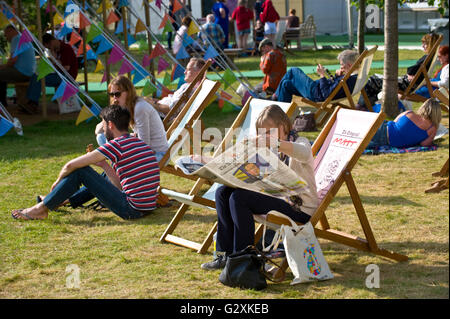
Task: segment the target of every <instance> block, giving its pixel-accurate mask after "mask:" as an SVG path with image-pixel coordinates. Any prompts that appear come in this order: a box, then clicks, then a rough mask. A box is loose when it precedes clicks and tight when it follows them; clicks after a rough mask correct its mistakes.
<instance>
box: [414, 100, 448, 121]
mask: <svg viewBox="0 0 450 319" xmlns="http://www.w3.org/2000/svg"><path fill="white" fill-rule="evenodd" d="M417 114H418V115H420V116H422V117H423V118H425V119H427V120H429V121H431V123H432V124H433V125H434V127H436V128H438V127H439V123H441V118H442V113H441V105H440V104H439V102H438V101H437V100H436V99H434V98H431V99H428V100H426V101H425V102H424V103H423V104H422V106H421V107H420V108H419V109H418V110H417Z"/></svg>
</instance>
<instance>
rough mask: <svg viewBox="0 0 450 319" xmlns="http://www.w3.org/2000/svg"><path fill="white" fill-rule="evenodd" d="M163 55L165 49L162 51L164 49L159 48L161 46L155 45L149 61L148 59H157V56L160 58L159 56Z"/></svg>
mask: <svg viewBox="0 0 450 319" xmlns="http://www.w3.org/2000/svg"><path fill="white" fill-rule="evenodd" d="M165 53H166V49H164V48H163V47H162V46H161V44H159V43H157V44H156V45H155V47H154V48H153V50H152V53H151V54H150V57H149V59H150V60H151V59H154V58H156V57H158V56H160V55H163V54H165Z"/></svg>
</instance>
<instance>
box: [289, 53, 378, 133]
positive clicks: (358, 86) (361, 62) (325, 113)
mask: <svg viewBox="0 0 450 319" xmlns="http://www.w3.org/2000/svg"><path fill="white" fill-rule="evenodd" d="M377 48H378V46H377V45H376V46H374V47H373V48H372V49H370V50H364V51H363V53H361V55H360V56H359V57H358V59H357V60H356V61H355V63H353V65H352V67H351V68H350V70H349V72H348V73H347V74H346V75H345V76H344V77H343V78H342V80H341V81H340V82H339V84H338V85H337V86H336V87H335V88H334V90H333V91H332V92H331V94H330V96H328V98H327V99H326V100H325V101H323V102H313V101H311V100H309V99H307V98H305V97H299V100H300V102H299V103H298V104H300V103H306V104H308V105H311V106H313V107H315V108H317V111H316V112H315V114H314V118H315V120H316V123H317V124H318V126H322V125H323V123H325V121H326V120H327V118H328V117H329V116H330V115H331V114H332V113H333V111H334V109H335V107H336V106H338V105H339V106H342V107H346V108H352V109H354V108H355V102H354V100H353V98H354V97H355V96H356V95H357V94H359V93H361V94H362V95H363V97H364V101H365V103H366V105H367V106H368V108H369V110H370V111H372V106H371V104H370V101H369V98H368V97H367V94H366V91H365V90H364V86H365V85H366V83H367V80H368V78H369V71H370V67H371V66H372V60H373V55H374V54H375V52H376V51H377ZM355 72H357V73H358V77H357V79H356V83H355V87H354V88H353V92H350V89H349V88H348V86H347V79H348V78H349V77H350V76H351V75H352V74H353V73H355ZM341 89H343V90H344V92H345V97H344V98H341V99H335V97H336V94H338V92H339V91H340V90H341ZM296 99H297V97H295V99H294V101H296ZM344 102H346V103H344Z"/></svg>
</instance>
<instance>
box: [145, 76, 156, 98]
mask: <svg viewBox="0 0 450 319" xmlns="http://www.w3.org/2000/svg"><path fill="white" fill-rule="evenodd" d="M155 91H156V89H155V87H154V86H153V85H152V84H151V83H150V81H149V80H147V81H146V82H145V85H144V88H143V89H142V96H148V95H152V94H153V93H155Z"/></svg>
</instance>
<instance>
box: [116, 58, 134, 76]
mask: <svg viewBox="0 0 450 319" xmlns="http://www.w3.org/2000/svg"><path fill="white" fill-rule="evenodd" d="M131 70H134V67H133V65H132V64H131V63H130V62H128V61H127V60H124V61H123V63H122V66H121V67H120V70H119V73H118V75H122V74H125V73H130V72H131Z"/></svg>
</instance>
